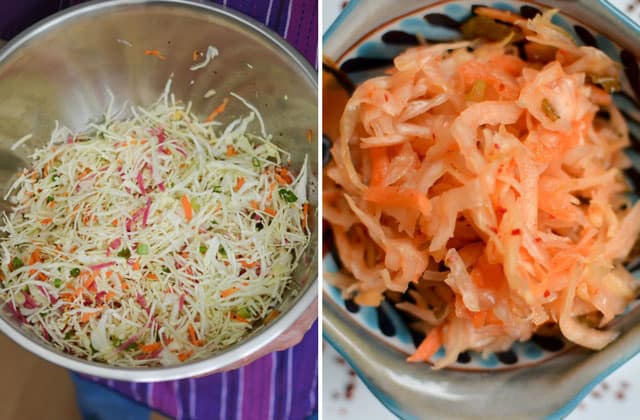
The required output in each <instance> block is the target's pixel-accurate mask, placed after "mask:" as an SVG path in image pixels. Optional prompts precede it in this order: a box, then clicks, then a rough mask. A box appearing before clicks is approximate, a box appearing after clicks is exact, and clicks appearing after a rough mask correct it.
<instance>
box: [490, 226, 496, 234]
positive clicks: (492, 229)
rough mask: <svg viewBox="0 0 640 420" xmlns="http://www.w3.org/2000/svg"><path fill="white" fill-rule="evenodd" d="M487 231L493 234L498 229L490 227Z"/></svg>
mask: <svg viewBox="0 0 640 420" xmlns="http://www.w3.org/2000/svg"><path fill="white" fill-rule="evenodd" d="M489 230H490V231H491V232H493V233H498V229H496V228H495V227H493V226H491V227H490V228H489Z"/></svg>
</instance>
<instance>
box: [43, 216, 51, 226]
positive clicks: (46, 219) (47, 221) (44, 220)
mask: <svg viewBox="0 0 640 420" xmlns="http://www.w3.org/2000/svg"><path fill="white" fill-rule="evenodd" d="M51 222H53V219H52V218H50V217H47V218H45V219H42V221H41V222H40V223H41V224H43V225H48V224H50V223H51Z"/></svg>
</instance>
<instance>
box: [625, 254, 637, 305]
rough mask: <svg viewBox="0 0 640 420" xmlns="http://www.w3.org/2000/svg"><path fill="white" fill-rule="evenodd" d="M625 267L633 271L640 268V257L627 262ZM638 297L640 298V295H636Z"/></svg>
mask: <svg viewBox="0 0 640 420" xmlns="http://www.w3.org/2000/svg"><path fill="white" fill-rule="evenodd" d="M625 267H626V268H627V270H629V271H630V272H632V273H633V272H635V271H637V270H638V269H640V259H638V260H636V261H632V262H631V263H630V264H625ZM638 299H640V295H637V296H636V300H638Z"/></svg>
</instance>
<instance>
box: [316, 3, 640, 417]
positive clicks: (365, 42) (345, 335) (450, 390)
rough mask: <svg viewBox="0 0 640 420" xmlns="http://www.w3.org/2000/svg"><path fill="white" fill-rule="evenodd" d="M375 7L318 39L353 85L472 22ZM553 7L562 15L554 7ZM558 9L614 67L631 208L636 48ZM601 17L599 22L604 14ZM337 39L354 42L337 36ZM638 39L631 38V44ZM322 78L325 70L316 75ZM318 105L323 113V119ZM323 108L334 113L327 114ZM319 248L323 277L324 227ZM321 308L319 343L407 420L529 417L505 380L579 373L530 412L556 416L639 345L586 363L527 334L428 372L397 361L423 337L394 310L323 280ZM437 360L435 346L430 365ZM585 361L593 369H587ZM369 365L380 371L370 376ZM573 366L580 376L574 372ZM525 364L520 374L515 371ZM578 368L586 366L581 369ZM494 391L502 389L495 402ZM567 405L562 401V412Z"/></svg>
mask: <svg viewBox="0 0 640 420" xmlns="http://www.w3.org/2000/svg"><path fill="white" fill-rule="evenodd" d="M382 3H385V4H384V5H382V4H380V5H379V7H371V8H370V9H365V7H364V2H360V1H357V0H356V1H355V2H354V3H352V5H350V8H349V9H347V11H346V12H345V13H343V16H341V17H340V18H339V19H338V21H337V23H336V24H334V26H332V27H331V28H330V29H329V31H328V32H327V34H325V39H324V43H325V46H326V47H325V54H329V56H330V58H331V59H332V60H333V61H334V62H335V66H336V67H337V68H339V69H340V70H341V71H342V72H344V73H345V74H346V75H347V76H348V78H349V79H350V80H351V81H352V82H353V83H354V84H356V85H357V84H358V83H361V82H362V81H363V80H366V79H368V78H371V77H374V76H378V75H381V74H383V72H384V70H385V69H386V68H388V67H389V66H390V65H391V64H392V60H393V58H394V57H395V56H397V55H398V54H399V53H401V52H402V51H404V50H405V49H407V48H410V47H413V46H416V45H418V44H419V42H420V40H421V39H425V40H428V41H434V42H439V41H442V42H444V41H452V40H456V39H460V38H461V34H460V32H459V30H458V28H459V27H460V25H461V23H463V22H464V21H465V20H466V19H468V18H469V17H470V16H471V15H472V7H473V6H472V4H470V3H469V2H464V1H444V2H436V1H434V2H418V1H409V2H406V3H402V4H398V5H397V6H395V5H394V4H392V3H393V2H391V1H384V2H382ZM420 3H422V4H420ZM425 3H426V5H425ZM547 3H548V2H547ZM568 3H571V2H562V5H567V8H568V9H571V8H574V9H572V10H575V7H576V6H577V7H579V6H580V5H578V4H577V3H580V2H574V3H576V4H572V5H569V4H568ZM593 3H595V2H593ZM485 4H486V5H490V6H493V7H497V8H500V9H506V10H510V11H513V12H516V13H519V14H523V15H524V16H526V17H532V16H534V15H535V14H536V13H539V11H540V10H541V9H542V6H541V5H540V4H538V2H533V1H531V2H522V1H507V2H488V3H485ZM553 5H554V6H555V5H556V3H553ZM557 5H558V7H561V8H562V6H561V5H560V2H558V4H557ZM547 6H549V4H548V5H547ZM563 10H564V8H562V10H561V11H560V12H559V13H558V14H557V15H556V17H555V18H554V21H555V23H556V24H558V25H560V26H561V27H563V28H564V29H565V30H567V31H568V32H569V33H570V34H571V35H572V36H573V38H574V39H575V40H576V41H577V42H578V43H579V44H581V45H591V46H594V47H597V48H599V49H601V50H602V51H604V52H605V53H606V54H608V55H609V56H610V57H611V58H612V59H614V60H615V61H616V62H618V63H620V64H621V66H622V67H623V68H624V75H623V76H624V80H623V81H622V84H623V86H622V91H621V92H619V93H616V94H615V95H614V100H615V102H616V104H617V105H618V107H619V108H620V109H621V111H622V112H623V115H624V117H625V119H626V120H627V123H628V126H629V130H630V137H631V142H632V147H631V148H630V149H629V151H628V155H629V156H630V157H631V159H632V161H633V165H634V166H633V167H632V168H629V169H628V170H627V171H625V175H626V177H627V179H628V181H629V184H630V185H631V187H632V190H633V191H632V192H631V195H632V199H633V200H634V201H635V200H637V198H638V191H640V183H639V182H638V180H640V176H639V175H640V172H639V171H640V155H639V154H638V153H637V151H638V150H640V122H639V121H640V107H639V104H638V98H639V97H640V77H639V76H638V74H639V73H638V58H637V56H636V55H634V53H636V51H632V50H631V49H629V44H630V43H629V42H628V39H624V38H622V37H621V36H620V35H619V34H616V33H612V32H611V31H610V30H609V31H606V32H605V31H601V30H600V31H599V30H598V29H596V26H600V29H601V22H600V25H592V24H590V23H587V22H585V21H583V20H581V19H579V18H577V17H572V16H580V15H579V14H575V13H570V14H569V13H567V14H565V13H563ZM396 16H397V17H396ZM602 20H603V21H605V20H606V17H605V15H604V14H603V19H602ZM619 25H620V23H619ZM619 27H621V26H619ZM347 28H348V30H347ZM347 32H348V33H349V34H353V35H354V36H345V35H346V34H347ZM358 36H360V38H359V39H358ZM638 36H639V34H638V33H637V32H635V39H638ZM623 45H624V46H625V47H626V48H627V49H625V47H623ZM330 73H331V71H329V72H327V73H326V74H327V75H328V74H330ZM334 74H335V72H334ZM331 77H332V76H329V78H331ZM348 89H349V86H348V85H346V84H345V83H341V82H340V81H339V80H338V79H337V78H336V79H335V80H333V81H332V82H330V83H327V81H326V79H325V80H324V81H323V95H324V97H325V98H327V97H329V98H332V99H334V100H335V101H336V103H341V102H340V101H344V100H345V95H344V91H346V90H348ZM340 91H342V92H343V93H340ZM325 105H326V99H325ZM327 108H328V109H329V111H330V112H327ZM332 108H339V110H338V111H335V112H331V109H332ZM341 109H343V108H342V107H339V106H336V105H335V104H332V105H328V106H327V107H326V108H325V109H324V110H323V111H324V114H323V119H324V122H323V124H324V127H325V130H324V136H325V137H324V138H323V151H324V159H323V163H325V164H326V163H327V162H328V161H329V160H330V156H329V153H328V150H329V149H330V147H331V143H332V139H331V136H335V135H336V127H337V126H338V123H337V118H339V117H340V115H341ZM324 242H325V248H324V249H325V252H324V256H323V266H324V269H325V270H326V271H327V272H332V271H337V270H339V268H340V259H339V255H338V254H337V252H336V250H335V248H333V247H332V245H331V233H330V231H328V230H327V231H325V234H324ZM327 244H329V245H328V246H327ZM628 268H629V269H630V270H631V271H632V272H633V273H634V276H635V277H637V278H640V270H639V268H640V264H639V263H638V260H636V261H631V262H630V263H629V264H628ZM323 301H324V314H325V323H324V328H325V337H326V338H327V339H328V340H329V341H330V342H331V343H332V344H334V346H335V347H336V348H337V349H338V351H339V352H341V353H342V354H343V355H344V356H345V357H346V358H347V360H349V361H350V362H351V364H352V366H353V367H354V369H355V370H356V371H358V373H359V374H360V376H361V377H362V378H363V379H364V381H365V383H367V384H368V386H369V387H370V388H371V389H372V390H373V392H374V394H376V395H377V396H378V398H380V399H381V401H382V402H383V403H384V404H385V405H387V407H388V408H390V409H391V410H392V411H393V412H394V413H395V414H397V415H399V416H401V417H407V418H411V417H414V416H415V417H421V416H422V414H419V413H424V411H423V410H424V409H425V408H430V409H432V410H433V412H432V413H431V414H430V415H433V416H434V417H436V418H437V416H438V414H436V413H440V414H442V415H445V413H446V415H452V416H459V417H474V416H477V415H480V413H484V414H483V415H486V416H487V417H489V418H491V417H492V416H506V415H507V414H508V415H513V416H518V417H519V416H527V415H532V414H531V413H534V412H536V411H535V410H540V408H541V406H540V404H541V403H537V402H536V400H535V399H531V400H530V401H522V393H521V392H520V391H522V388H521V387H518V386H515V383H516V382H520V384H522V385H523V386H526V384H527V383H528V384H530V386H534V385H533V384H534V383H535V384H536V385H535V386H542V387H544V386H545V385H544V384H545V383H546V384H552V383H558V382H560V381H563V380H565V379H566V378H562V376H561V372H562V371H563V369H564V370H566V372H569V371H571V372H574V373H575V372H580V375H582V374H584V376H581V378H580V381H574V382H568V383H571V386H569V387H567V389H566V390H565V391H564V392H563V393H561V395H558V396H556V397H554V400H553V401H550V400H548V401H547V404H545V407H544V409H543V410H541V411H537V412H536V414H535V415H533V417H539V416H544V415H548V414H550V413H553V412H554V411H555V412H556V413H560V412H561V411H562V410H564V411H562V412H564V413H565V414H566V413H568V411H567V410H570V409H571V408H572V407H573V406H574V405H576V404H577V403H578V402H579V398H578V399H575V398H574V399H573V400H572V399H571V398H572V397H574V396H575V395H576V394H578V393H579V391H580V390H581V389H586V387H588V386H589V385H590V384H591V385H595V383H597V382H595V383H594V382H593V381H594V379H596V377H597V376H598V374H600V373H602V372H603V371H609V372H610V370H611V369H613V368H615V367H617V366H619V365H620V363H622V361H624V360H626V359H627V358H628V357H630V355H632V354H635V352H637V351H638V347H639V346H638V345H637V343H636V344H632V343H633V342H632V341H631V340H630V337H631V334H628V335H626V336H625V334H624V333H623V335H622V336H623V337H624V339H621V340H620V343H617V345H615V346H612V347H611V348H610V349H607V350H605V351H603V352H601V354H599V355H597V357H595V354H593V353H590V352H587V351H585V350H584V349H580V348H577V347H575V346H573V345H571V343H569V342H567V341H565V340H564V339H562V338H561V337H558V336H553V335H551V336H547V335H534V337H533V338H532V339H531V340H529V341H527V342H524V343H515V344H514V345H513V346H512V348H511V349H509V350H508V351H505V352H501V353H495V354H490V355H488V357H482V355H480V354H477V353H473V352H465V353H463V354H461V355H460V357H459V358H458V361H457V363H455V364H453V366H451V367H449V368H446V369H444V370H442V371H438V372H434V371H431V370H430V368H429V367H428V366H420V367H417V366H415V365H409V364H407V363H406V362H405V359H406V357H407V355H409V354H411V353H413V352H414V351H415V349H416V346H417V345H418V344H419V343H420V342H421V341H422V339H423V338H424V336H423V335H420V334H417V333H415V332H414V331H412V330H411V329H409V328H408V327H407V325H408V324H409V323H410V322H412V319H411V318H410V317H409V316H406V315H405V314H403V313H402V312H401V311H397V310H396V309H395V308H394V307H393V305H392V304H391V303H390V302H389V301H384V302H383V304H382V305H381V306H380V307H379V308H370V307H360V306H358V305H357V304H355V303H354V302H353V301H352V300H345V299H343V297H342V296H341V293H340V291H339V290H338V289H336V288H335V287H333V286H331V285H329V284H328V283H327V282H326V281H325V282H323ZM637 307H638V301H634V302H633V303H632V304H631V305H630V307H629V308H628V310H627V312H626V313H625V314H624V315H622V316H620V317H619V318H618V319H617V320H616V321H614V322H615V323H617V324H618V325H617V326H618V327H620V328H622V330H623V331H625V332H627V331H630V330H631V329H632V326H633V324H634V323H635V322H637V320H638V312H639V310H638V309H637ZM635 335H636V336H637V334H635ZM636 339H637V338H636ZM442 355H443V351H442V349H441V350H440V352H439V353H438V354H436V355H435V356H434V358H433V360H437V359H438V358H439V357H442ZM592 355H593V356H594V357H592ZM596 359H597V360H598V361H597V362H596V361H595V360H596ZM592 361H593V364H592V365H591V366H589V364H591V363H592ZM543 362H544V363H543ZM596 363H599V364H597V365H596ZM376 366H381V368H380V369H376ZM382 366H384V368H383V367H382ZM581 366H582V367H584V368H585V369H584V370H580V367H581ZM525 367H526V368H528V369H521V368H525ZM588 367H591V369H586V368H588ZM529 368H533V369H529ZM558 369H560V371H558ZM598 369H601V370H598ZM376 370H377V371H376ZM470 373H474V374H471V375H470ZM488 375H489V376H488ZM516 377H517V378H519V379H518V381H516V380H515V379H516ZM574 379H575V378H574ZM547 381H549V382H547ZM409 382H412V384H411V386H409V385H406V384H407V383H409ZM507 383H509V384H511V385H514V388H513V391H507V390H505V389H502V388H503V387H504V386H505V385H506V384H507ZM481 384H483V385H481ZM496 388H500V389H501V391H504V392H501V393H500V395H498V394H497V393H496ZM463 396H464V397H463ZM510 399H514V400H515V399H517V401H518V403H519V404H514V405H513V407H512V408H497V407H496V406H497V405H499V402H500V401H505V402H506V403H507V405H509V400H510ZM479 400H481V401H479ZM454 401H474V404H475V403H478V404H476V405H474V404H471V403H470V404H460V405H456V408H447V407H452V406H451V405H450V404H451V403H453V402H454ZM567 401H571V402H570V404H569V405H567ZM448 404H449V405H448ZM572 404H573V405H572ZM469 405H472V406H471V407H469ZM529 410H531V411H529ZM557 410H561V411H557ZM489 413H491V414H489ZM527 413H528V414H527ZM545 413H546V414H545Z"/></svg>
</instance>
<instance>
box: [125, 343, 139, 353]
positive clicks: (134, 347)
mask: <svg viewBox="0 0 640 420" xmlns="http://www.w3.org/2000/svg"><path fill="white" fill-rule="evenodd" d="M137 349H138V343H131V344H129V345H128V346H127V348H126V349H125V350H127V351H128V350H137Z"/></svg>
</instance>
